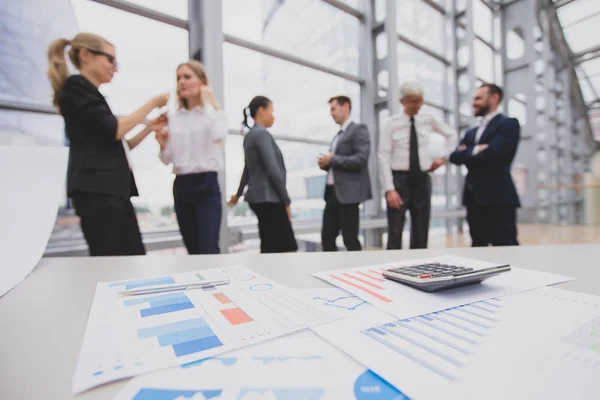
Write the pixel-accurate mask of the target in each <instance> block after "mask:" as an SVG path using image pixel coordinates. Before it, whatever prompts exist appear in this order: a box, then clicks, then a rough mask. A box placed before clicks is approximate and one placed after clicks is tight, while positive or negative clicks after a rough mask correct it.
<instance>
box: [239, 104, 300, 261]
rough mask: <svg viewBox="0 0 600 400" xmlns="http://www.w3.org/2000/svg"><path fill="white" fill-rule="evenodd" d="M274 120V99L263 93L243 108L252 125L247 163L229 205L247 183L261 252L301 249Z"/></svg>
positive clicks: (248, 135)
mask: <svg viewBox="0 0 600 400" xmlns="http://www.w3.org/2000/svg"><path fill="white" fill-rule="evenodd" d="M248 113H249V114H250V117H252V119H253V120H254V126H253V127H252V128H250V126H249V125H248ZM274 121H275V117H274V116H273V103H272V102H271V100H269V99H268V98H266V97H264V96H256V97H255V98H253V99H252V101H251V102H250V105H249V106H248V107H246V108H244V121H243V124H244V125H245V126H246V127H248V128H250V131H249V132H248V133H247V134H246V136H245V137H244V157H245V160H246V165H245V166H244V173H243V174H242V179H241V180H240V186H239V188H238V191H237V193H236V194H235V195H233V196H231V198H230V200H229V205H235V204H237V202H238V200H239V198H240V197H241V196H242V194H243V193H244V189H245V188H246V186H248V190H247V191H246V194H245V198H246V201H247V202H248V204H249V205H250V208H251V209H252V211H253V212H254V214H256V217H257V218H258V233H259V236H260V252H261V253H284V252H292V251H296V250H298V245H297V243H296V239H295V237H294V231H293V230H292V223H291V220H292V214H291V211H290V203H291V201H290V197H289V196H288V193H287V190H286V187H285V183H286V170H285V163H284V162H283V155H282V154H281V150H280V149H279V146H277V143H275V139H273V136H271V134H270V133H269V131H267V129H266V128H270V127H271V126H273V122H274Z"/></svg>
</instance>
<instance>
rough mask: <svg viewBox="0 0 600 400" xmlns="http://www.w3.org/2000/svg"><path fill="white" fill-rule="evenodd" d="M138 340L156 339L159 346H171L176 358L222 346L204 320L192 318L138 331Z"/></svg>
mask: <svg viewBox="0 0 600 400" xmlns="http://www.w3.org/2000/svg"><path fill="white" fill-rule="evenodd" d="M138 337H139V338H140V339H148V338H157V339H158V342H159V344H160V345H161V346H171V347H172V348H173V351H174V353H175V355H176V356H177V357H182V356H187V355H189V354H193V353H199V352H202V351H205V350H209V349H213V348H215V347H219V346H222V345H223V343H222V342H221V340H220V339H219V338H218V337H217V335H215V333H214V332H213V330H212V328H211V327H210V326H209V325H208V323H207V322H206V320H205V319H204V318H194V319H188V320H184V321H178V322H174V323H170V324H166V325H159V326H155V327H151V328H143V329H139V330H138Z"/></svg>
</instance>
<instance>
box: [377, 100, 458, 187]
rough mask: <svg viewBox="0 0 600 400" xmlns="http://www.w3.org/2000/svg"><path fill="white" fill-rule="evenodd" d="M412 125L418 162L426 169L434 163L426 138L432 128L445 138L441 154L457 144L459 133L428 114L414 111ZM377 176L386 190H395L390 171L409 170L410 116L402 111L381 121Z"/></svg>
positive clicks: (446, 152)
mask: <svg viewBox="0 0 600 400" xmlns="http://www.w3.org/2000/svg"><path fill="white" fill-rule="evenodd" d="M415 129H416V130H417V140H418V143H419V164H420V165H421V170H422V171H427V170H429V168H431V164H432V163H433V158H432V155H431V154H430V151H429V138H430V136H431V134H432V133H433V132H435V133H438V134H440V135H442V136H444V137H445V138H446V144H445V146H444V154H446V157H448V156H449V155H450V154H451V153H452V152H453V151H454V149H455V148H456V143H457V141H458V134H457V133H456V131H455V130H454V129H452V128H450V127H449V126H448V125H446V124H445V123H444V122H442V121H440V120H439V119H438V118H437V117H434V116H433V115H431V114H426V113H421V114H418V115H415ZM378 158H379V177H380V179H381V185H382V186H383V189H384V190H385V191H386V192H387V191H388V190H394V178H393V176H392V171H408V170H409V163H410V116H408V115H407V114H406V113H404V112H402V113H400V114H396V115H393V116H392V117H390V118H389V119H388V120H387V121H386V122H385V123H384V125H383V129H382V130H381V134H380V137H379V149H378Z"/></svg>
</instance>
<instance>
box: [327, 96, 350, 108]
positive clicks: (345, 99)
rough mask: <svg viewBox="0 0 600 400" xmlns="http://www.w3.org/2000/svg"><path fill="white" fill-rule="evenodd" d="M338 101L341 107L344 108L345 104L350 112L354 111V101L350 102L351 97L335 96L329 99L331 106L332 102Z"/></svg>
mask: <svg viewBox="0 0 600 400" xmlns="http://www.w3.org/2000/svg"><path fill="white" fill-rule="evenodd" d="M334 100H335V101H337V103H338V104H339V105H340V106H343V105H345V104H348V105H349V106H348V108H349V109H350V110H352V100H350V97H348V96H333V97H332V98H330V99H329V101H328V103H329V104H331V102H332V101H334Z"/></svg>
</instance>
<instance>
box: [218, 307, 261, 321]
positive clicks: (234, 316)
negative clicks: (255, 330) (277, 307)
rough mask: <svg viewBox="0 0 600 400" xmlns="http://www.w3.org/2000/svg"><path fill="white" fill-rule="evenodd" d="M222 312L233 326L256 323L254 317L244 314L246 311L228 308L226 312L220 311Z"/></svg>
mask: <svg viewBox="0 0 600 400" xmlns="http://www.w3.org/2000/svg"><path fill="white" fill-rule="evenodd" d="M220 311H221V314H223V316H224V317H225V318H227V321H229V322H230V323H231V325H240V324H245V323H246V322H252V321H254V320H253V319H252V317H250V316H249V315H248V314H246V313H245V312H244V310H242V309H241V308H239V307H236V308H228V309H226V310H220Z"/></svg>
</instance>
